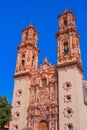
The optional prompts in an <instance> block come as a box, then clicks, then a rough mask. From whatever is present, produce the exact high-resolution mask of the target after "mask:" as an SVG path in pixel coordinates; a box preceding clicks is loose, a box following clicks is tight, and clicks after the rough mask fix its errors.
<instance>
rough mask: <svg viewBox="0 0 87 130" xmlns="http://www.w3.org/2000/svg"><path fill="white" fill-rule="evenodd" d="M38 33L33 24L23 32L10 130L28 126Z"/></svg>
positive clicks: (36, 59) (15, 76)
mask: <svg viewBox="0 0 87 130" xmlns="http://www.w3.org/2000/svg"><path fill="white" fill-rule="evenodd" d="M37 41H38V32H37V31H36V29H35V28H34V27H33V25H32V24H30V25H29V27H28V28H26V29H23V30H22V38H21V44H20V45H19V46H18V56H17V61H16V70H15V75H14V95H13V102H12V122H11V123H10V130H16V129H18V130H25V129H26V126H27V108H28V105H29V103H30V82H31V75H32V73H33V72H34V71H36V70H37V67H38V53H39V49H38V48H37Z"/></svg>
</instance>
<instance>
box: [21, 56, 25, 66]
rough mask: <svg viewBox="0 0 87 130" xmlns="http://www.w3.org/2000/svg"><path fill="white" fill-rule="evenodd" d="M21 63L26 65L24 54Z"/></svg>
mask: <svg viewBox="0 0 87 130" xmlns="http://www.w3.org/2000/svg"><path fill="white" fill-rule="evenodd" d="M21 65H22V66H24V65H25V55H24V54H23V55H22V60H21Z"/></svg>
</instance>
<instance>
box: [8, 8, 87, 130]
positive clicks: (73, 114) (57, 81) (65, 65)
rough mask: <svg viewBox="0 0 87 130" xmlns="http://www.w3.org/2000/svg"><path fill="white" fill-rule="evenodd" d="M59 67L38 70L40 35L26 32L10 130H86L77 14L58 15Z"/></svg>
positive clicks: (45, 66)
mask: <svg viewBox="0 0 87 130" xmlns="http://www.w3.org/2000/svg"><path fill="white" fill-rule="evenodd" d="M58 19H59V23H58V28H59V29H58V32H57V33H56V39H57V44H58V46H57V64H56V65H55V66H52V65H51V64H50V63H49V62H48V60H47V58H45V59H44V62H43V63H42V64H41V65H40V68H38V54H39V48H38V46H37V44H38V32H37V30H36V29H35V28H34V27H33V25H32V24H30V25H29V27H28V28H26V29H23V30H22V39H21V44H20V45H19V46H18V56H17V61H16V70H15V75H14V94H13V104H12V106H13V108H12V121H11V122H10V130H83V129H84V130H86V129H87V106H86V105H87V97H86V95H87V82H86V81H83V79H84V76H83V68H82V61H81V52H80V36H79V35H78V33H77V29H76V25H75V22H76V18H75V16H74V14H73V12H71V11H69V10H65V12H64V13H63V14H60V15H59V16H58Z"/></svg>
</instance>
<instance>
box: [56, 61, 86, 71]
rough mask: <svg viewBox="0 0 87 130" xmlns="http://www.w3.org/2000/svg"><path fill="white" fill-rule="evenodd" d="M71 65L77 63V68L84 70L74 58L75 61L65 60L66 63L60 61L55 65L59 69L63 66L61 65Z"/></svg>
mask: <svg viewBox="0 0 87 130" xmlns="http://www.w3.org/2000/svg"><path fill="white" fill-rule="evenodd" d="M72 65H77V66H78V68H79V69H80V71H81V72H82V73H83V72H84V70H83V68H82V66H81V65H80V64H79V62H78V61H77V60H76V61H71V62H66V63H61V64H58V65H57V66H56V68H57V69H60V68H63V67H67V66H72Z"/></svg>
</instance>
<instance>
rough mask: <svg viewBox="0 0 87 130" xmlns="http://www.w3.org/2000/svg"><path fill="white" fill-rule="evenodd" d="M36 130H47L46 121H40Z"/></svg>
mask: <svg viewBox="0 0 87 130" xmlns="http://www.w3.org/2000/svg"><path fill="white" fill-rule="evenodd" d="M38 130H48V124H47V122H46V121H41V122H40V123H39V127H38Z"/></svg>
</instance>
